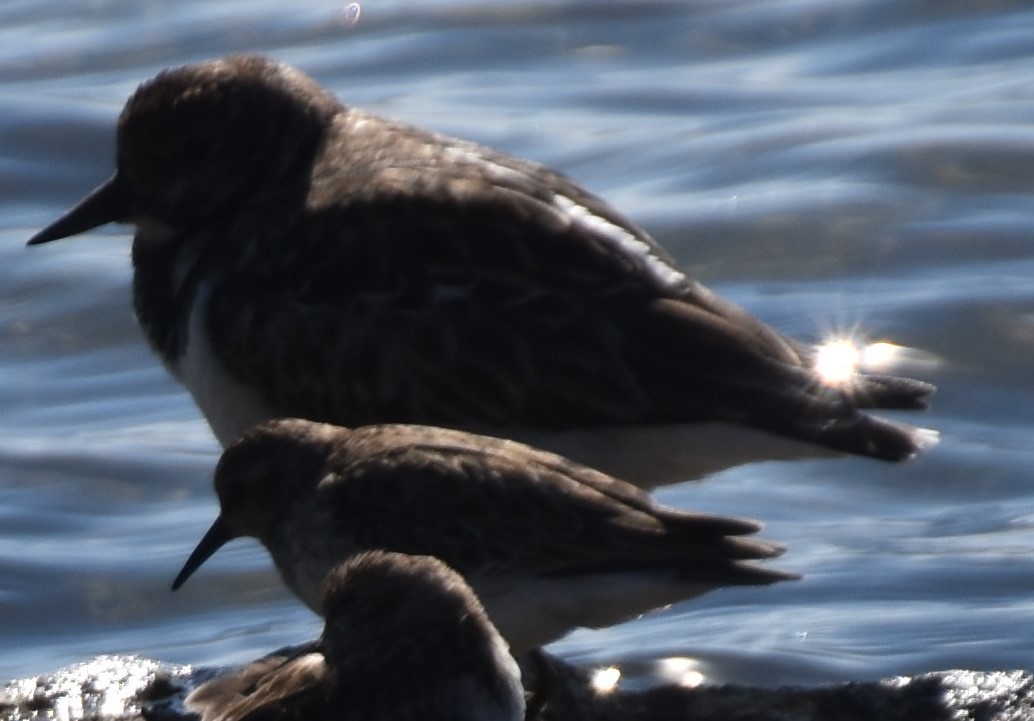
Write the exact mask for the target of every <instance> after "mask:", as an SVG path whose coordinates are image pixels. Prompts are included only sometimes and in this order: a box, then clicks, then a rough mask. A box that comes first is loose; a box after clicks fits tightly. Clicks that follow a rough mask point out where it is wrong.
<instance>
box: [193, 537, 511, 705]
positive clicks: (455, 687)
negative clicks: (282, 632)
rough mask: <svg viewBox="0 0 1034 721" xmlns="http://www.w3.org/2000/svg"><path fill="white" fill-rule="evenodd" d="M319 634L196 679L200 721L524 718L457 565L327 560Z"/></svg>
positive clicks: (396, 559) (420, 559)
mask: <svg viewBox="0 0 1034 721" xmlns="http://www.w3.org/2000/svg"><path fill="white" fill-rule="evenodd" d="M322 598H323V609H324V616H325V618H326V627H325V629H324V631H323V636H322V638H320V640H319V641H318V642H317V643H316V644H313V645H311V646H309V647H307V648H303V649H302V650H301V651H299V652H298V653H296V654H293V655H291V656H289V657H287V658H280V659H278V658H275V657H273V658H270V659H269V660H268V661H267V660H263V661H260V662H257V663H256V664H252V665H251V666H249V667H246V668H245V671H244V672H245V673H246V674H247V677H244V676H241V675H239V674H231V675H230V676H229V677H228V678H218V679H215V680H214V681H212V682H209V683H208V684H205V685H203V686H200V687H199V688H198V689H197V690H196V691H194V692H193V693H192V694H191V695H190V696H188V697H187V699H186V702H185V705H186V707H187V710H188V711H191V712H193V713H196V714H198V715H199V716H201V719H202V721H312V720H313V719H331V718H334V719H344V720H350V719H355V720H356V721H415V720H416V719H427V720H428V721H524V718H525V700H524V690H523V687H522V685H521V676H520V672H519V670H518V668H517V664H516V662H515V661H514V660H513V658H512V657H511V656H510V653H509V651H508V649H507V645H506V642H505V641H504V640H503V639H502V637H501V636H500V635H499V632H498V631H496V629H495V627H493V626H492V624H491V622H490V621H489V620H488V617H487V616H486V615H485V611H484V609H483V608H482V606H481V603H480V602H479V601H478V599H477V597H476V596H475V595H474V592H473V591H471V589H470V587H469V586H468V585H467V584H466V583H465V582H464V580H463V578H462V577H460V575H459V574H457V573H456V572H455V571H453V570H452V569H450V568H449V567H448V566H446V565H445V564H444V563H442V562H441V561H439V560H437V559H434V558H429V557H427V556H406V555H402V554H398V553H384V552H380V551H373V552H368V553H361V554H358V555H357V556H355V557H354V558H352V559H351V560H349V561H347V562H346V563H343V564H341V565H340V566H337V567H336V568H334V569H333V570H332V571H331V572H330V574H329V575H328V576H327V579H326V583H325V584H324V587H323V595H322Z"/></svg>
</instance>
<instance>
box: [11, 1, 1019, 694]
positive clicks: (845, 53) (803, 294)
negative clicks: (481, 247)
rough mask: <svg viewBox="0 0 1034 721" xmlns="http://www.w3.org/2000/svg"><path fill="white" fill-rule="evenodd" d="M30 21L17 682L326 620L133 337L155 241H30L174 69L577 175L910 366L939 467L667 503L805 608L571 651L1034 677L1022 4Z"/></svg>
mask: <svg viewBox="0 0 1034 721" xmlns="http://www.w3.org/2000/svg"><path fill="white" fill-rule="evenodd" d="M344 8H345V3H338V4H329V3H323V2H317V1H316V0H311V1H310V2H307V3H294V4H291V5H289V6H286V7H285V5H284V3H282V2H272V1H266V0H262V1H255V2H242V1H240V0H236V1H231V0H204V2H201V1H197V0H195V1H184V0H179V1H177V2H172V1H171V0H91V2H81V3H67V2H58V1H57V0H35V1H31V2H30V1H18V0H6V2H5V3H4V4H3V5H2V6H0V208H2V212H0V341H2V342H0V603H2V613H0V648H2V649H3V652H2V653H0V678H9V677H16V676H23V675H26V674H29V673H34V672H40V671H48V670H53V669H55V668H57V667H59V666H61V665H64V664H66V663H70V662H73V661H78V660H82V659H85V658H88V657H91V656H93V655H95V654H98V653H102V652H121V653H128V652H138V653H141V654H144V655H146V656H149V657H153V658H158V659H162V660H167V661H174V662H178V663H196V664H213V663H225V662H230V661H239V660H245V659H249V658H251V657H254V656H256V655H258V654H260V653H262V652H265V651H267V650H270V649H272V648H274V647H276V646H278V645H282V644H285V643H292V642H297V641H299V640H302V639H305V638H307V637H310V636H312V635H314V634H315V633H316V632H317V630H318V628H319V624H318V622H317V621H316V620H315V619H314V618H313V617H312V616H311V614H309V612H308V611H306V610H305V609H304V608H302V607H301V605H300V604H298V603H297V602H295V601H294V600H293V599H291V598H290V597H289V596H288V595H287V594H286V593H285V592H284V591H283V590H281V588H280V586H279V583H278V582H277V581H276V580H275V578H274V577H273V575H272V573H271V571H270V566H269V562H268V561H267V559H266V557H265V555H264V554H263V553H262V552H260V550H259V548H258V547H257V545H254V544H250V543H247V542H243V541H242V542H237V543H234V544H232V545H231V546H230V547H228V548H227V549H226V550H224V551H223V552H221V553H220V554H219V556H217V557H216V559H214V560H213V561H212V562H210V563H209V564H207V565H206V567H205V569H204V570H203V571H202V572H200V573H199V574H198V575H197V576H196V577H195V578H194V579H192V580H191V582H190V583H189V584H188V585H187V586H186V587H185V588H184V589H183V590H182V591H180V592H178V593H176V594H171V593H170V592H169V591H168V585H169V582H170V581H171V579H172V577H173V576H174V575H175V573H176V571H177V570H178V569H179V567H180V565H181V563H182V561H183V560H184V558H185V556H186V554H187V553H188V552H189V550H190V549H191V548H192V547H193V545H194V543H195V542H196V541H197V539H198V538H199V537H200V535H201V533H202V532H203V531H204V530H205V529H206V528H207V526H208V525H209V523H210V521H211V519H212V517H213V516H214V514H215V510H216V506H215V500H214V497H213V494H212V491H211V485H210V474H211V469H212V467H213V464H214V461H215V459H216V456H217V453H218V448H217V445H216V443H215V441H214V440H213V439H212V437H211V435H210V434H209V432H208V429H207V427H206V426H205V424H204V422H203V420H201V418H200V415H199V414H198V412H197V411H196V410H195V409H194V407H193V405H192V404H191V402H190V401H189V399H188V398H187V396H186V394H185V393H184V392H183V391H181V390H180V388H179V387H178V386H176V385H175V384H174V383H173V382H172V381H171V380H169V379H168V378H167V377H166V375H165V374H164V371H162V369H161V368H160V366H159V364H158V363H157V362H156V361H155V360H154V358H152V356H151V355H150V353H149V351H148V350H147V349H146V347H145V345H144V342H143V340H142V338H141V336H140V334H139V332H138V330H137V329H136V325H135V321H134V319H133V317H132V313H131V310H130V306H129V289H128V282H129V277H130V271H129V261H128V245H129V243H128V237H127V236H126V234H125V232H124V230H123V229H117V228H112V229H108V230H104V231H101V232H97V233H93V234H91V235H89V236H87V237H84V238H80V239H76V240H74V241H67V242H64V243H55V244H53V245H49V246H45V247H41V248H35V249H32V250H29V249H26V248H24V247H23V243H24V241H25V240H26V239H27V238H28V237H29V236H30V235H31V234H32V232H34V231H35V230H37V229H38V228H39V227H41V226H42V225H43V224H44V223H46V222H47V221H49V220H50V219H52V218H53V217H55V216H56V215H57V214H58V213H59V212H60V211H62V210H64V209H65V208H66V207H68V206H69V205H70V204H71V203H72V202H74V201H76V200H78V199H79V197H81V195H82V194H83V193H84V192H85V191H86V190H88V189H89V188H91V187H93V186H94V185H95V184H96V183H98V182H99V181H101V180H102V179H104V178H105V177H106V176H107V175H108V174H109V173H110V171H111V169H112V157H111V156H112V146H113V136H114V132H113V126H114V120H115V117H116V116H117V113H118V111H119V110H120V108H121V106H122V103H123V102H124V101H125V99H126V97H127V96H128V94H129V93H130V92H131V91H132V90H133V88H134V87H135V86H136V85H137V84H138V83H139V82H140V81H142V80H144V79H146V78H148V77H150V76H152V75H153V74H154V73H155V72H157V71H158V70H159V69H161V68H163V67H166V66H170V65H176V64H182V63H185V62H191V61H195V60H198V59H202V58H207V57H212V56H217V55H222V54H227V53H230V52H238V51H258V52H265V53H269V54H272V55H275V56H277V57H279V58H282V59H284V60H286V61H288V62H291V63H293V64H296V65H298V66H300V67H302V68H303V69H305V70H306V71H308V72H309V73H311V74H313V75H315V76H316V77H317V78H318V79H319V80H320V81H321V82H323V83H324V84H326V85H327V86H328V87H330V88H331V89H332V90H333V91H334V92H335V93H337V94H339V95H340V96H341V97H342V98H343V99H344V100H345V101H346V102H348V103H351V104H355V105H361V106H364V107H366V108H368V109H371V110H374V111H377V112H380V113H382V114H386V115H391V116H394V117H398V118H401V119H405V120H408V121H412V122H416V123H419V124H422V125H426V126H430V127H432V128H434V129H437V130H442V131H446V132H450V133H453V134H458V135H462V136H465V137H469V138H472V139H476V140H479V141H482V142H485V143H488V144H491V145H495V146H498V147H501V148H503V149H505V150H507V151H510V152H513V153H516V154H519V155H526V156H530V157H532V158H535V159H537V160H540V161H543V162H546V163H548V164H550V165H553V166H555V167H558V168H560V169H562V170H563V171H565V172H567V173H568V174H570V175H572V176H574V177H575V178H577V179H578V180H580V181H581V182H583V183H584V184H585V185H586V186H588V187H589V188H591V189H592V190H594V191H596V192H598V193H600V194H603V195H604V196H605V197H607V198H608V199H609V200H611V201H612V202H613V203H614V204H615V205H617V206H618V207H619V208H621V209H622V210H623V211H624V212H625V213H627V214H628V215H630V216H632V217H633V218H635V219H636V220H637V221H639V222H640V223H642V224H643V225H645V226H646V227H648V228H649V229H651V230H652V231H653V232H654V233H655V234H656V235H657V236H658V238H659V239H661V240H662V241H663V242H664V243H665V244H666V245H667V246H668V247H669V248H670V249H671V250H672V251H673V252H674V253H675V254H676V256H677V257H678V258H679V259H680V260H681V261H683V262H685V263H686V264H688V265H689V266H691V267H692V268H693V270H694V272H695V273H696V275H697V276H698V277H700V278H702V279H703V280H704V281H705V282H706V283H708V284H709V285H711V286H712V287H714V288H716V289H717V290H719V291H720V292H722V293H724V294H726V295H727V296H730V297H732V298H734V299H736V300H737V301H738V302H740V303H742V304H744V305H746V306H747V307H749V308H750V309H751V310H753V311H754V312H755V313H757V314H759V315H760V316H762V317H763V318H765V319H766V320H768V321H769V322H771V323H773V324H775V325H776V326H777V327H779V328H781V329H782V330H784V331H787V332H789V333H791V334H794V335H796V336H798V337H802V338H810V339H818V338H821V337H822V336H823V335H824V334H826V333H828V332H830V331H831V330H833V329H845V328H852V329H858V330H860V331H862V332H864V333H866V334H868V336H869V337H872V338H880V339H889V340H893V341H894V342H897V343H900V344H903V345H906V346H909V347H911V348H914V349H916V352H915V353H914V354H913V355H912V363H911V365H910V366H909V367H908V369H907V370H909V371H910V372H912V373H915V374H918V375H921V376H922V377H924V378H926V379H928V380H931V381H933V382H935V383H937V384H938V385H939V386H940V389H941V390H940V392H939V394H938V395H937V397H936V405H935V407H934V408H933V410H932V411H931V412H929V413H928V414H926V415H925V416H924V417H922V418H921V419H919V420H921V421H922V422H923V423H924V424H925V425H928V426H931V427H934V428H937V429H939V430H940V431H941V433H942V442H941V443H940V445H939V446H937V447H936V448H935V449H934V450H933V451H932V452H931V453H929V454H928V455H927V456H926V457H924V458H922V459H920V460H918V461H917V462H914V463H911V464H907V465H903V466H892V465H886V464H880V463H877V462H873V461H866V460H860V459H847V460H829V461H810V462H804V463H794V464H767V465H756V466H749V467H741V468H738V469H734V470H732V471H728V472H726V473H724V474H722V475H721V476H720V477H716V478H713V479H711V480H708V481H707V482H705V483H702V484H686V485H682V486H676V487H673V488H669V489H665V490H664V491H663V492H662V493H661V496H662V497H663V499H664V500H666V501H668V502H671V503H675V504H679V505H684V506H692V507H696V508H701V509H707V510H714V511H721V512H728V513H736V514H741V515H747V516H752V517H757V518H760V519H763V520H764V521H765V522H766V523H767V527H766V530H765V535H766V537H769V538H772V539H774V540H779V541H782V542H784V543H786V544H788V545H789V547H790V551H789V552H788V554H787V555H786V556H785V557H784V558H783V559H781V563H780V565H781V566H782V567H785V568H788V569H792V570H795V571H798V572H800V573H802V574H804V576H805V578H804V580H802V581H800V582H798V583H793V584H790V583H786V584H781V585H780V586H778V587H774V588H767V589H748V590H743V591H723V592H719V593H714V594H711V595H710V596H707V597H704V598H702V599H699V600H697V601H694V602H691V603H687V604H682V605H679V606H676V607H675V608H673V609H671V610H669V611H667V612H664V613H659V614H654V615H650V616H647V617H645V618H643V619H641V620H639V621H636V622H633V623H629V624H626V625H623V626H620V627H617V628H613V629H609V630H606V631H600V632H591V633H590V632H579V633H576V634H574V635H572V636H571V637H569V638H568V639H566V640H565V641H563V642H561V643H560V644H558V645H557V647H556V650H557V651H558V652H559V653H561V654H563V655H564V656H565V657H567V658H569V659H572V660H574V661H577V662H584V663H587V664H611V663H618V664H620V665H622V666H623V667H624V668H625V669H626V671H627V672H629V673H631V674H632V675H636V674H645V675H647V676H653V675H655V674H657V673H659V671H658V668H657V666H656V664H655V663H654V662H655V661H656V660H657V659H662V658H691V659H693V660H692V661H690V662H684V663H682V664H681V665H679V664H678V663H669V664H668V666H667V667H678V668H679V669H681V671H680V672H682V671H685V670H686V669H687V668H690V669H697V670H699V671H701V672H702V673H703V674H704V675H705V677H707V678H709V679H710V680H715V681H723V680H743V681H747V682H751V683H783V682H793V683H800V684H811V683H820V682H825V681H831V680H847V679H871V678H877V677H881V676H886V675H892V674H898V673H910V672H918V671H925V670H933V669H941V668H949V667H969V668H977V669H986V670H991V669H998V668H1012V667H1026V668H1028V669H1030V668H1031V667H1034V664H1032V663H1031V646H1032V644H1031V641H1032V640H1034V639H1032V635H1034V632H1032V631H1031V629H1032V628H1034V560H1032V558H1031V556H1032V551H1034V511H1032V508H1034V484H1032V482H1031V470H1030V469H1031V465H1032V461H1034V458H1032V455H1034V454H1032V451H1031V446H1032V443H1031V440H1032V439H1031V431H1032V424H1034V387H1032V386H1034V373H1032V372H1031V367H1032V365H1034V364H1032V359H1034V202H1032V197H1031V196H1032V190H1034V169H1032V168H1034V10H1032V9H1031V8H1030V6H1029V3H1024V2H1006V1H1001V2H945V1H944V0H930V1H927V2H924V1H921V0H914V1H912V2H908V1H902V0H894V1H877V0H854V1H844V0H812V1H808V0H740V1H738V2H737V1H736V0H731V1H730V0H711V1H703V0H701V1H698V2H649V1H647V0H626V1H623V2H622V1H614V2H598V1H595V0H593V1H589V0H584V1H570V2H561V1H560V0H555V1H552V2H549V1H541V2H512V1H507V2H502V1H498V0H497V1H494V2H481V3H471V2H455V1H451V0H436V1H434V2H429V1H428V0H421V2H415V1H414V2H402V1H400V0H368V2H365V3H363V6H362V14H361V17H360V20H359V22H358V24H356V25H355V26H351V27H350V26H349V23H348V18H347V17H346V16H345V15H344V14H343V10H344Z"/></svg>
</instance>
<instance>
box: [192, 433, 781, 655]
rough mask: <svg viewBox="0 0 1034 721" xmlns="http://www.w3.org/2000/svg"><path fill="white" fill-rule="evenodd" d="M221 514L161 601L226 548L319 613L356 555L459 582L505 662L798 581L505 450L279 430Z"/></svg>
mask: <svg viewBox="0 0 1034 721" xmlns="http://www.w3.org/2000/svg"><path fill="white" fill-rule="evenodd" d="M215 489H216V492H217V494H218V496H219V503H220V507H221V511H220V514H219V516H218V517H217V519H216V521H215V522H214V523H213V524H212V527H211V528H210V529H209V531H208V532H207V533H206V534H205V536H204V538H203V539H202V540H201V541H200V543H199V544H198V545H197V548H196V549H195V550H194V552H193V553H192V554H191V556H190V558H189V559H188V560H187V562H186V564H185V565H184V567H183V569H182V570H181V571H180V573H179V575H178V576H177V578H176V580H175V581H174V583H173V589H176V588H179V587H180V586H181V585H182V584H183V582H184V581H185V580H186V579H187V578H188V577H189V576H190V575H191V574H193V573H194V571H196V570H197V569H198V568H199V567H200V566H201V564H202V563H204V561H205V560H206V559H208V558H209V557H210V556H211V555H212V554H213V553H215V552H216V551H217V550H218V549H219V548H220V547H221V546H222V545H224V544H225V543H226V542H227V541H229V540H231V539H233V538H237V537H240V536H252V537H255V538H257V539H258V540H259V541H261V542H262V544H263V545H264V546H265V547H266V548H267V549H268V550H269V552H270V554H271V555H272V557H273V561H274V563H275V564H276V567H277V569H278V570H279V571H280V575H281V576H282V577H283V579H284V581H285V583H286V584H287V586H288V588H290V589H291V591H293V592H294V593H295V595H297V596H298V597H299V598H301V599H302V601H304V602H305V603H306V604H307V605H308V606H309V607H310V608H312V609H313V610H314V611H317V612H319V610H320V588H321V585H322V583H323V579H324V578H325V576H326V575H327V573H328V572H329V571H330V569H332V568H334V567H335V566H336V565H338V564H339V563H341V562H342V561H345V560H347V559H349V558H351V557H352V556H353V555H355V554H356V553H359V552H361V551H365V550H369V549H383V550H388V551H396V552H399V553H408V554H414V555H429V556H435V557H437V558H440V559H441V560H442V561H444V562H445V563H447V564H448V565H449V566H451V567H452V568H454V569H455V570H456V571H457V572H459V573H460V574H462V575H463V577H464V578H465V579H466V580H467V582H468V583H469V584H470V585H471V587H473V589H474V591H475V592H476V593H477V594H478V597H479V598H480V599H481V602H482V603H483V604H484V606H485V609H486V611H487V612H488V616H489V618H491V619H492V622H493V623H494V624H495V626H496V627H497V628H498V629H499V632H500V633H501V634H502V635H503V637H504V638H506V640H507V642H508V643H509V644H510V646H511V648H512V649H513V652H514V654H515V655H517V656H518V657H521V656H523V655H524V654H526V653H528V652H530V651H533V650H535V649H537V648H539V647H541V646H543V645H545V644H547V643H550V642H551V641H554V640H556V639H558V638H560V637H561V636H563V635H564V634H566V633H567V632H568V631H570V630H572V629H574V628H576V627H579V626H589V627H600V626H607V625H611V624H614V623H618V622H620V621H623V620H625V619H627V618H629V617H631V616H635V615H638V614H641V613H643V612H646V611H649V610H651V609H655V608H659V607H662V606H666V605H669V604H671V603H674V602H675V601H678V600H681V599H686V598H692V597H694V596H698V595H700V594H702V593H705V592H707V591H710V590H712V589H715V588H719V587H721V586H735V585H767V584H770V583H774V582H776V581H782V580H787V579H792V578H796V576H795V575H794V574H790V573H784V572H781V571H777V570H773V569H768V568H763V567H760V566H756V565H753V564H750V563H748V562H749V561H754V560H760V559H766V558H771V557H773V556H777V555H779V554H780V553H782V551H783V548H782V547H781V546H779V545H777V544H773V543H768V542H765V541H761V540H755V539H750V538H745V537H744V536H747V535H749V534H752V533H754V532H756V531H757V530H758V529H759V527H760V526H759V525H758V524H757V523H755V522H753V521H749V520H744V519H739V518H729V517H725V516H717V515H709V514H699V513H690V512H686V511H682V510H677V509H674V508H670V507H666V506H662V505H660V504H659V503H657V502H655V501H654V500H653V499H651V498H650V496H649V495H648V494H647V493H645V492H644V491H641V490H639V489H638V488H636V487H635V486H632V485H630V484H628V483H625V482H624V481H620V480H618V479H615V478H612V477H610V476H607V475H604V474H602V473H599V472H597V471H594V470H592V469H590V468H586V467H584V466H581V465H578V464H576V463H573V462H571V461H568V460H567V459H565V458H562V457H560V456H556V455H554V454H551V453H547V452H545V451H540V450H537V449H534V448H531V447H528V446H525V445H523V444H520V443H516V442H513V441H504V440H499V439H496V438H490V437H486V436H476V435H473V434H469V433H464V432H461V431H453V430H446V429H441V428H433V427H423V426H405V425H385V426H365V427H363V428H357V429H347V428H339V427H336V426H331V425H325V424H317V423H311V422H309V421H304V420H279V421H271V422H269V423H266V424H263V425H261V426H259V427H257V428H255V429H252V430H251V431H249V432H247V433H245V434H244V436H242V437H241V438H240V439H239V440H238V441H237V442H235V443H233V444H231V445H230V447H229V448H227V449H226V451H225V452H224V453H223V456H222V458H221V459H220V460H219V463H218V465H217V467H216V471H215Z"/></svg>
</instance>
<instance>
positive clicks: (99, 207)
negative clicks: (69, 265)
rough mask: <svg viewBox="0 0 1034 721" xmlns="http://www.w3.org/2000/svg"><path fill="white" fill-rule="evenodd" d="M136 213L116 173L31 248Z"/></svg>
mask: <svg viewBox="0 0 1034 721" xmlns="http://www.w3.org/2000/svg"><path fill="white" fill-rule="evenodd" d="M132 212H133V203H132V197H131V196H130V194H129V192H128V191H127V190H126V189H125V187H124V183H123V182H122V180H120V179H119V175H118V173H115V174H114V175H112V176H111V177H110V178H108V179H107V180H106V181H104V183H102V184H101V185H99V186H98V187H96V188H94V189H93V191H91V192H90V194H89V195H87V196H86V197H85V198H83V199H82V200H80V201H79V203H78V204H77V205H76V206H75V207H74V208H72V209H71V210H69V211H68V212H67V213H65V214H64V215H62V216H61V217H60V218H58V219H57V220H55V221H54V222H53V223H51V224H50V225H48V226H47V227H46V228H44V229H43V230H41V231H40V232H38V233H36V235H34V236H32V237H31V238H30V239H29V242H28V243H27V245H39V244H41V243H49V242H50V241H52V240H60V239H61V238H67V237H69V236H71V235H78V234H79V233H83V232H85V231H87V230H90V229H92V228H96V227H97V226H99V225H104V224H105V223H114V222H116V221H121V220H125V219H126V218H128V217H129V216H130V215H131V214H132Z"/></svg>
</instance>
